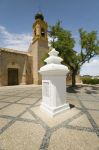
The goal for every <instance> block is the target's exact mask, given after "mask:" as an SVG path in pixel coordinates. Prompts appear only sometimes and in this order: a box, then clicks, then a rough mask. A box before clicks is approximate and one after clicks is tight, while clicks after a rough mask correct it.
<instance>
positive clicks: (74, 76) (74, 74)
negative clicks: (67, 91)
mask: <svg viewBox="0 0 99 150" xmlns="http://www.w3.org/2000/svg"><path fill="white" fill-rule="evenodd" d="M75 86H76V71H73V73H72V87H75Z"/></svg>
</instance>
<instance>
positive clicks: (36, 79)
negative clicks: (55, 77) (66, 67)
mask: <svg viewBox="0 0 99 150" xmlns="http://www.w3.org/2000/svg"><path fill="white" fill-rule="evenodd" d="M32 28H33V39H32V43H31V44H30V46H29V48H28V50H27V52H21V51H18V50H13V49H7V48H0V86H8V85H24V84H41V83H42V82H41V75H40V74H39V73H38V71H39V69H40V68H41V66H43V65H44V58H45V56H46V54H48V52H49V47H48V36H47V30H48V24H47V23H46V22H45V20H44V16H43V15H42V14H41V13H37V14H36V15H35V22H34V24H33V26H32ZM71 81H72V80H71V75H70V73H69V74H68V76H67V84H71ZM76 82H78V83H81V80H80V76H79V75H77V77H76Z"/></svg>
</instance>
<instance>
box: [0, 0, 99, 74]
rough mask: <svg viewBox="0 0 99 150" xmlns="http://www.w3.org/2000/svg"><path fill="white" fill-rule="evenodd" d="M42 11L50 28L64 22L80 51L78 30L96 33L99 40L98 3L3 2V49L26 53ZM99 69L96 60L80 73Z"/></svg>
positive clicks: (75, 0)
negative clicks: (38, 16) (37, 13)
mask: <svg viewBox="0 0 99 150" xmlns="http://www.w3.org/2000/svg"><path fill="white" fill-rule="evenodd" d="M39 9H40V10H41V11H42V12H43V14H44V16H45V20H46V21H47V22H48V24H49V25H53V24H55V23H56V22H57V20H61V21H62V26H63V27H64V28H65V29H68V30H70V31H71V32H72V33H73V37H75V39H76V41H77V43H76V46H75V48H76V49H77V50H79V44H78V43H79V34H78V29H79V28H81V27H83V28H84V29H85V30H87V31H92V30H96V31H97V32H98V37H99V0H0V47H7V48H14V49H19V50H27V49H28V46H29V44H30V42H31V38H32V23H33V22H34V15H35V13H36V12H37V11H38V10H39ZM98 68H99V58H98V57H95V58H94V59H92V60H91V61H90V63H86V64H85V65H84V66H83V67H82V69H81V74H90V75H99V69H98ZM93 70H94V71H93Z"/></svg>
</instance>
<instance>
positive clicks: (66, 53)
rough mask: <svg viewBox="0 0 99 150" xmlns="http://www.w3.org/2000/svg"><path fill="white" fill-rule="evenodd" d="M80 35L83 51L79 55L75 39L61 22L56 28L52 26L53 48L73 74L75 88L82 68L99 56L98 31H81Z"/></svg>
mask: <svg viewBox="0 0 99 150" xmlns="http://www.w3.org/2000/svg"><path fill="white" fill-rule="evenodd" d="M79 35H80V46H81V51H80V52H79V53H78V52H77V50H76V51H75V50H74V46H75V39H74V38H73V37H72V34H71V32H70V31H68V30H65V29H63V28H62V27H61V22H60V21H58V22H57V23H56V24H55V25H54V26H50V32H49V36H50V37H51V39H52V40H51V42H50V43H51V46H52V47H54V48H55V49H56V50H57V51H59V54H60V56H61V57H62V58H63V60H64V62H63V63H64V64H66V65H68V67H69V69H70V71H71V74H72V86H75V77H76V75H77V73H78V72H79V70H80V67H81V66H82V65H83V64H84V63H85V62H86V61H89V60H90V59H91V58H92V57H94V56H96V55H98V54H99V41H98V39H97V32H96V31H92V32H87V31H85V30H83V29H79Z"/></svg>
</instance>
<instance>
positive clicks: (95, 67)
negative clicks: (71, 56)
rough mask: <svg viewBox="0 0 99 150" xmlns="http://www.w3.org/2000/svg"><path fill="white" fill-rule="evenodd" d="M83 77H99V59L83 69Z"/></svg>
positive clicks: (94, 59) (91, 61) (95, 59)
mask: <svg viewBox="0 0 99 150" xmlns="http://www.w3.org/2000/svg"><path fill="white" fill-rule="evenodd" d="M80 74H81V75H91V76H99V57H95V58H93V59H92V60H90V62H89V63H88V62H86V63H85V64H84V65H83V66H82V68H81V72H80Z"/></svg>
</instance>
